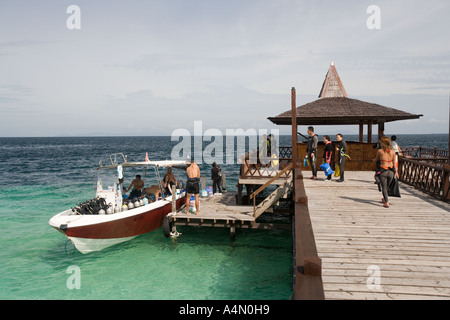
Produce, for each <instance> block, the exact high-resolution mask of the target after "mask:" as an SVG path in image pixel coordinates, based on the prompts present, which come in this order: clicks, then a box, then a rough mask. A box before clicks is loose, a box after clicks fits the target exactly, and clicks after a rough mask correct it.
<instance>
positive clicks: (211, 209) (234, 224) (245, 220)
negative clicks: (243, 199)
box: [164, 165, 293, 240]
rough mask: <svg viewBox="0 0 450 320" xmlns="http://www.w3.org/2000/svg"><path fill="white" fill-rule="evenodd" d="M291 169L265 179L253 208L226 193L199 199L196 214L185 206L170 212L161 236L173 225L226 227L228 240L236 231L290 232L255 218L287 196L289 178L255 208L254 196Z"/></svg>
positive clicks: (174, 226)
mask: <svg viewBox="0 0 450 320" xmlns="http://www.w3.org/2000/svg"><path fill="white" fill-rule="evenodd" d="M291 168H292V165H289V166H287V167H286V168H285V169H283V170H280V171H278V172H277V173H276V174H275V176H274V177H272V178H269V179H268V181H267V182H266V183H265V184H264V185H263V186H261V187H260V188H259V189H258V190H256V191H255V192H254V193H253V195H252V199H253V207H251V206H243V205H240V204H239V203H237V198H238V194H237V193H234V192H227V193H224V194H220V195H213V196H208V197H206V198H202V197H199V212H198V213H189V212H186V207H185V206H183V207H182V208H181V209H180V210H178V211H177V212H176V211H175V210H174V211H173V212H172V214H170V215H169V216H168V217H167V219H166V220H165V226H164V228H165V231H164V232H165V235H166V236H170V235H171V234H176V226H192V227H219V228H230V237H231V239H232V240H234V237H235V233H236V228H247V229H289V230H290V229H291V228H292V227H291V225H284V224H273V223H260V222H258V221H257V219H258V218H259V217H260V216H261V215H262V214H263V213H264V212H266V211H267V210H269V209H270V208H271V207H272V206H273V205H274V204H275V203H277V202H278V201H279V200H280V199H281V198H282V197H286V196H287V193H288V192H289V191H290V190H291V189H292V184H293V183H292V178H289V177H288V178H287V179H285V180H284V181H283V182H282V183H281V185H280V186H278V187H277V188H276V190H275V191H273V192H272V193H271V194H270V195H269V196H268V197H267V198H265V199H264V200H263V201H262V202H260V203H259V204H258V205H257V204H256V196H257V195H258V194H259V193H261V192H262V191H263V190H264V189H265V188H266V187H267V186H269V185H273V184H274V182H275V181H277V180H279V179H280V176H282V175H284V174H286V172H287V171H288V170H290V169H291Z"/></svg>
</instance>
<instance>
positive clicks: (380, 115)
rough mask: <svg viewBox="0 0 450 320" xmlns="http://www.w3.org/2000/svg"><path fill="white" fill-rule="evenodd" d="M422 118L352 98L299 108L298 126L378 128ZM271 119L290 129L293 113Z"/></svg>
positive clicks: (326, 101)
mask: <svg viewBox="0 0 450 320" xmlns="http://www.w3.org/2000/svg"><path fill="white" fill-rule="evenodd" d="M422 116H423V115H416V114H411V113H408V112H404V111H401V110H397V109H393V108H388V107H384V106H381V105H379V104H375V103H369V102H364V101H360V100H356V99H350V98H323V99H319V100H316V101H314V102H311V103H307V104H305V105H303V106H301V107H298V108H297V124H298V125H339V124H342V125H349V124H360V123H361V121H362V122H363V123H364V124H367V123H369V121H372V123H373V124H377V123H381V122H391V121H398V120H409V119H418V118H420V117H422ZM268 119H269V120H270V121H272V122H273V123H275V124H278V125H290V124H291V121H292V112H291V110H289V111H286V112H283V113H282V114H280V115H278V116H276V117H270V118H268Z"/></svg>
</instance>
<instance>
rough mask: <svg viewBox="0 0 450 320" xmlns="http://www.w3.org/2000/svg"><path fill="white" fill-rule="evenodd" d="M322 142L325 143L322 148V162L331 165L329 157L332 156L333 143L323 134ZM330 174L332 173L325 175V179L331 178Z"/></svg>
mask: <svg viewBox="0 0 450 320" xmlns="http://www.w3.org/2000/svg"><path fill="white" fill-rule="evenodd" d="M323 142H324V143H325V148H324V149H323V162H324V163H325V162H326V163H328V164H329V165H330V166H331V159H332V157H333V144H332V143H331V138H330V136H327V135H325V136H324V137H323ZM332 176H333V175H332V174H330V175H329V176H327V178H326V180H325V181H327V180H331V179H332Z"/></svg>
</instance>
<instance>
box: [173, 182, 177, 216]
mask: <svg viewBox="0 0 450 320" xmlns="http://www.w3.org/2000/svg"><path fill="white" fill-rule="evenodd" d="M172 212H177V186H176V185H173V187H172Z"/></svg>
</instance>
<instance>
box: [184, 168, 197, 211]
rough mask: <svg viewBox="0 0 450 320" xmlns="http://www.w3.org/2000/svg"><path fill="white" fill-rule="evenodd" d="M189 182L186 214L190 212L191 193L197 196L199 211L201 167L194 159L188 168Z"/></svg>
mask: <svg viewBox="0 0 450 320" xmlns="http://www.w3.org/2000/svg"><path fill="white" fill-rule="evenodd" d="M186 174H187V177H188V179H187V183H186V214H189V204H190V200H191V195H192V194H193V195H194V196H195V209H196V210H197V211H196V214H197V215H198V213H199V200H198V195H199V193H200V168H199V167H198V165H197V163H195V161H194V160H192V161H191V164H190V166H189V167H188V168H187V169H186Z"/></svg>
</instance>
